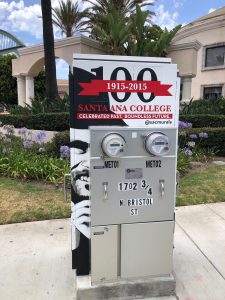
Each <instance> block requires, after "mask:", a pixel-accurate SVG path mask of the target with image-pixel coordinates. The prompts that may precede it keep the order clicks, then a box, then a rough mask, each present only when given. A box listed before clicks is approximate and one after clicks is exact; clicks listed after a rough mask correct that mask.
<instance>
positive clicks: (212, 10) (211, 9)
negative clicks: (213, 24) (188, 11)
mask: <svg viewBox="0 0 225 300" xmlns="http://www.w3.org/2000/svg"><path fill="white" fill-rule="evenodd" d="M215 10H216V9H215V8H210V10H209V11H208V14H210V13H211V12H214V11H215Z"/></svg>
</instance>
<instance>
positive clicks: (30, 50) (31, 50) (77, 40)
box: [19, 35, 103, 55]
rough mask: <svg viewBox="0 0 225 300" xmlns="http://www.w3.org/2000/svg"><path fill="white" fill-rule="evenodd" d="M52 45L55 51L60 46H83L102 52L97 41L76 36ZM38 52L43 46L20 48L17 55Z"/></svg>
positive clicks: (57, 41) (56, 41)
mask: <svg viewBox="0 0 225 300" xmlns="http://www.w3.org/2000/svg"><path fill="white" fill-rule="evenodd" d="M54 44H55V49H57V48H61V47H62V46H70V45H80V44H83V45H87V46H91V47H92V48H96V49H99V50H103V47H102V46H101V45H100V44H99V42H98V41H96V40H93V39H90V38H88V37H85V36H83V35H80V36H76V37H68V38H63V39H60V40H55V42H54ZM40 50H43V51H44V46H43V44H38V45H34V46H30V47H25V48H22V49H20V50H19V53H20V55H26V54H31V53H35V52H40Z"/></svg>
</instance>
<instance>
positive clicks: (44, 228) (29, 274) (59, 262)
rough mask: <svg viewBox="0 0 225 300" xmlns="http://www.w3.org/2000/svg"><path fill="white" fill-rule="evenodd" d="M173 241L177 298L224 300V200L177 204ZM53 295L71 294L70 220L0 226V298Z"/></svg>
mask: <svg viewBox="0 0 225 300" xmlns="http://www.w3.org/2000/svg"><path fill="white" fill-rule="evenodd" d="M174 243H175V248H174V271H175V274H176V281H177V297H178V298H179V299H180V300H224V299H225V203H216V204H208V205H196V206H188V207H180V208H177V209H176V230H175V241H174ZM53 299H54V300H74V299H75V274H74V271H72V270H71V254H70V220H52V221H43V222H32V223H23V224H14V225H2V226H0V300H53ZM154 299H155V298H154ZM163 299H164V300H167V299H165V298H163ZM168 299H171V300H172V298H168ZM84 300H85V299H84Z"/></svg>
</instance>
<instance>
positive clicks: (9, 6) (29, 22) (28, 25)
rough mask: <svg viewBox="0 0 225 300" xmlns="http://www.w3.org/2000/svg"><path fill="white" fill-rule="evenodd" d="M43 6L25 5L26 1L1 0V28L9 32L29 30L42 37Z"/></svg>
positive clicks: (37, 36)
mask: <svg viewBox="0 0 225 300" xmlns="http://www.w3.org/2000/svg"><path fill="white" fill-rule="evenodd" d="M40 16H41V6H40V5H39V4H34V5H30V6H25V4H24V1H23V0H20V1H19V2H15V1H11V2H9V3H7V2H5V1H0V23H1V28H2V29H5V30H7V31H9V32H18V31H23V32H28V33H30V34H32V35H33V36H35V37H36V38H40V37H41V36H42V21H41V18H40Z"/></svg>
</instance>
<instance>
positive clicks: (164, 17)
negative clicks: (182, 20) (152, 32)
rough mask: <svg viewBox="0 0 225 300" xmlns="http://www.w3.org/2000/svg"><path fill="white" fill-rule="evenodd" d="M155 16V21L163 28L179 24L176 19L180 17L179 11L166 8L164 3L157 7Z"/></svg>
mask: <svg viewBox="0 0 225 300" xmlns="http://www.w3.org/2000/svg"><path fill="white" fill-rule="evenodd" d="M155 13H156V15H155V17H153V22H154V23H155V24H157V25H159V26H160V27H162V28H165V27H166V28H167V29H168V30H171V29H172V28H174V27H175V26H176V25H177V22H176V19H177V17H178V12H174V13H170V12H169V11H168V10H165V7H164V5H163V4H160V5H159V6H157V7H156V9H155Z"/></svg>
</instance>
